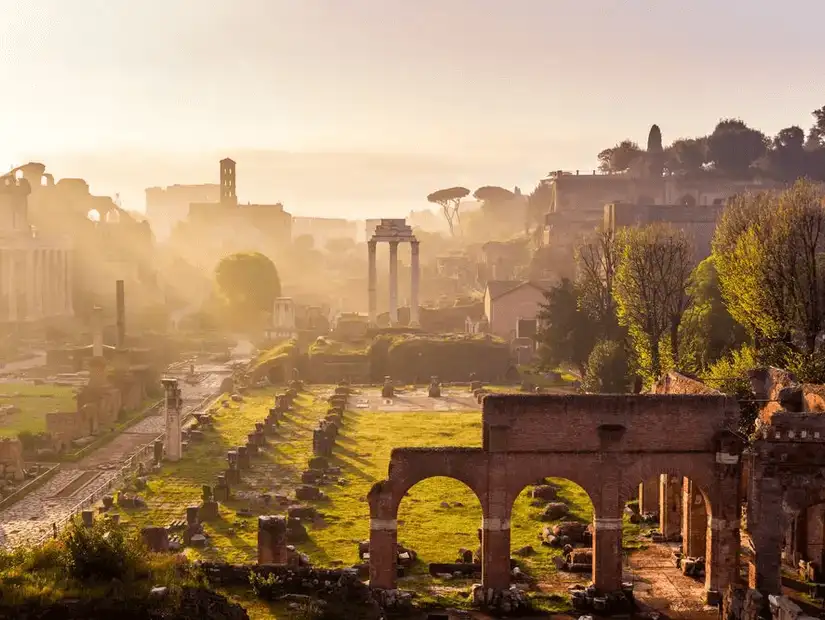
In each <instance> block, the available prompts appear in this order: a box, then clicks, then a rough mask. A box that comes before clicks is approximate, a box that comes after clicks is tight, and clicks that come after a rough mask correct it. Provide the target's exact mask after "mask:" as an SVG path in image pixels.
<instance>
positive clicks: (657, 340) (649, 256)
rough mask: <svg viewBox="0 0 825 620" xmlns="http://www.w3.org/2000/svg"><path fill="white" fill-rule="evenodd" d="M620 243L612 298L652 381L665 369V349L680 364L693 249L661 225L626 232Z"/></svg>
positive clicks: (679, 233)
mask: <svg viewBox="0 0 825 620" xmlns="http://www.w3.org/2000/svg"><path fill="white" fill-rule="evenodd" d="M618 242H619V248H620V251H619V263H618V269H617V271H616V285H615V290H614V297H615V299H616V304H617V309H618V317H619V323H620V324H621V325H624V326H625V327H627V328H628V332H629V334H630V337H631V340H632V342H633V349H634V353H635V357H636V358H637V361H638V364H639V368H640V370H641V371H642V372H643V374H644V375H645V376H646V377H645V378H646V379H647V380H648V382H651V381H654V380H655V379H656V378H658V377H659V375H660V374H661V372H662V369H663V363H662V348H664V349H665V351H669V353H670V355H671V356H672V358H673V363H674V364H676V365H677V366H678V364H679V359H678V352H679V328H680V325H681V322H682V317H683V315H684V313H685V310H686V309H687V308H688V306H689V303H690V297H689V296H688V293H687V285H688V281H689V278H690V272H691V269H692V266H693V251H692V244H691V243H690V241H689V240H688V238H687V236H686V235H685V234H684V232H682V231H680V230H676V229H673V228H670V227H667V226H662V225H651V226H645V227H640V228H636V227H632V228H623V229H621V231H620V232H619V234H618ZM665 337H668V340H667V341H665Z"/></svg>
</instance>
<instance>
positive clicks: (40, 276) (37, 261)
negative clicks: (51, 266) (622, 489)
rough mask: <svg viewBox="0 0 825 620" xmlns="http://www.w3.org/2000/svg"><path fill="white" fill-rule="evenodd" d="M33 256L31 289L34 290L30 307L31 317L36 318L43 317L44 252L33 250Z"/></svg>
mask: <svg viewBox="0 0 825 620" xmlns="http://www.w3.org/2000/svg"><path fill="white" fill-rule="evenodd" d="M33 255H34V278H33V280H32V288H33V289H34V306H33V307H32V315H33V316H35V317H37V318H42V317H43V316H44V314H45V313H44V310H45V307H44V305H43V285H44V284H45V277H44V273H45V271H46V264H45V262H44V261H43V257H44V255H45V252H44V251H43V250H39V249H36V250H33Z"/></svg>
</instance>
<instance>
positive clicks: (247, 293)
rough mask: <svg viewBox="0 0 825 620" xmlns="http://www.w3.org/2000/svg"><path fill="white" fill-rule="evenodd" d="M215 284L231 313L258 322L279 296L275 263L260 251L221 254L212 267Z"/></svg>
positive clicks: (279, 289) (241, 319)
mask: <svg viewBox="0 0 825 620" xmlns="http://www.w3.org/2000/svg"><path fill="white" fill-rule="evenodd" d="M215 283H216V284H217V288H218V292H219V294H220V296H221V297H222V299H223V301H224V303H225V305H226V309H227V310H228V312H229V313H230V316H232V317H234V318H235V319H237V320H238V321H241V322H244V321H250V320H251V321H255V322H257V321H258V320H259V319H260V318H261V317H262V316H265V315H268V314H269V313H270V312H272V307H273V305H274V303H275V299H276V298H277V297H280V295H281V282H280V279H279V277H278V271H277V269H275V265H274V263H273V262H272V261H271V260H270V259H269V258H267V257H266V256H264V255H263V254H261V253H260V252H239V253H237V254H230V255H229V256H226V257H224V258H223V259H221V261H220V262H219V263H218V265H217V267H216V268H215Z"/></svg>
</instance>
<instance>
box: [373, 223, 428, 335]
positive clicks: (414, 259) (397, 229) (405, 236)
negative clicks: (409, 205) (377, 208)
mask: <svg viewBox="0 0 825 620" xmlns="http://www.w3.org/2000/svg"><path fill="white" fill-rule="evenodd" d="M381 242H386V243H388V244H389V246H390V325H392V326H396V325H398V244H399V243H409V244H410V325H411V326H414V327H417V326H418V285H419V277H420V263H419V252H418V239H416V238H415V236H414V235H413V234H412V228H411V227H410V226H409V225H408V224H407V223H406V221H405V220H404V219H382V220H381V223H380V224H379V225H378V226H376V228H375V234H373V236H372V238H371V239H370V240H369V241H368V242H367V247H368V250H369V255H368V257H369V270H368V280H369V287H368V288H369V322H370V325H371V326H373V327H374V326H375V325H376V324H377V319H378V299H377V293H376V287H377V281H378V270H377V267H376V250H377V245H378V243H381Z"/></svg>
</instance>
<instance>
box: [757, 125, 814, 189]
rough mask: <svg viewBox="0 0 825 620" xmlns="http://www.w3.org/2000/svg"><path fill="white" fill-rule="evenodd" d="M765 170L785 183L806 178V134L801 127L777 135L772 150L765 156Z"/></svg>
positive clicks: (787, 129) (794, 127)
mask: <svg viewBox="0 0 825 620" xmlns="http://www.w3.org/2000/svg"><path fill="white" fill-rule="evenodd" d="M764 168H765V169H766V170H767V172H768V173H770V174H771V175H772V176H774V177H776V178H778V179H781V180H783V181H793V180H795V179H798V178H800V177H802V176H805V173H806V172H807V168H808V151H806V150H805V132H804V131H802V129H801V128H800V127H797V126H792V127H786V128H785V129H782V130H781V131H780V132H779V133H778V134H776V137H775V138H774V139H773V143H772V145H771V149H770V150H769V151H768V152H767V155H766V156H765V161H764Z"/></svg>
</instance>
